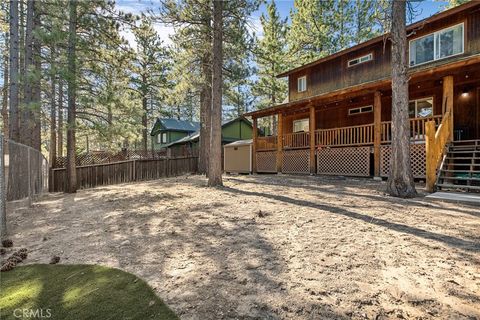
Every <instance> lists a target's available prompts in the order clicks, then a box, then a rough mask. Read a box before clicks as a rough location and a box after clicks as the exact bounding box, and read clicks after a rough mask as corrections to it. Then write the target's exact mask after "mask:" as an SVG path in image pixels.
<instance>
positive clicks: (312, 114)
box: [309, 105, 316, 174]
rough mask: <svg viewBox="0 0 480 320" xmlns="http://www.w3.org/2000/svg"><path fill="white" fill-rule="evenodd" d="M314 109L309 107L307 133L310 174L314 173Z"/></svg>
mask: <svg viewBox="0 0 480 320" xmlns="http://www.w3.org/2000/svg"><path fill="white" fill-rule="evenodd" d="M315 123H316V120H315V107H314V106H312V105H311V106H310V122H309V131H310V174H315V172H316V168H315V165H316V162H315Z"/></svg>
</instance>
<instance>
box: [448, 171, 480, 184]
mask: <svg viewBox="0 0 480 320" xmlns="http://www.w3.org/2000/svg"><path fill="white" fill-rule="evenodd" d="M479 176H480V172H479ZM440 179H443V180H462V181H479V182H480V178H476V177H447V176H440Z"/></svg>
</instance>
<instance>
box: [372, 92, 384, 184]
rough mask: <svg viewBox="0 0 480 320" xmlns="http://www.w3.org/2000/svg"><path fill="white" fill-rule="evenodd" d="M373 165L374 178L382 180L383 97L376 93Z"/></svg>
mask: <svg viewBox="0 0 480 320" xmlns="http://www.w3.org/2000/svg"><path fill="white" fill-rule="evenodd" d="M373 125H374V134H373V164H374V176H375V177H376V178H380V144H381V143H382V96H381V93H380V91H375V93H374V96H373Z"/></svg>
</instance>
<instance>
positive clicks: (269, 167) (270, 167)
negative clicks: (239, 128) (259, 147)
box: [256, 151, 277, 172]
mask: <svg viewBox="0 0 480 320" xmlns="http://www.w3.org/2000/svg"><path fill="white" fill-rule="evenodd" d="M256 156H257V172H277V152H276V151H261V152H257V155H256Z"/></svg>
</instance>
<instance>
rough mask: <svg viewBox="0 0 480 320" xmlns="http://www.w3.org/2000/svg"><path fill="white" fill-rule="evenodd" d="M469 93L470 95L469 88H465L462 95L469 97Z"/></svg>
mask: <svg viewBox="0 0 480 320" xmlns="http://www.w3.org/2000/svg"><path fill="white" fill-rule="evenodd" d="M469 95H470V93H469V92H468V89H467V88H465V89H463V91H462V97H463V98H467V97H468V96H469Z"/></svg>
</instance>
